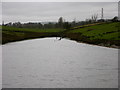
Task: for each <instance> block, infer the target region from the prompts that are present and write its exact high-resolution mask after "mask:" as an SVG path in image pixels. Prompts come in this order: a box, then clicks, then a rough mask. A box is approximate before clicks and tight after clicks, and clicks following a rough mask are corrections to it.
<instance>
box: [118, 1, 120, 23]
mask: <svg viewBox="0 0 120 90" xmlns="http://www.w3.org/2000/svg"><path fill="white" fill-rule="evenodd" d="M118 20H119V21H120V1H119V2H118Z"/></svg>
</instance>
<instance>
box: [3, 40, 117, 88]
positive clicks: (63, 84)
mask: <svg viewBox="0 0 120 90" xmlns="http://www.w3.org/2000/svg"><path fill="white" fill-rule="evenodd" d="M2 54H3V55H2V58H3V59H2V87H3V88H117V87H118V49H114V48H107V47H101V46H96V45H89V44H83V43H78V42H76V41H72V40H68V39H62V40H58V39H56V38H43V39H33V40H25V41H19V42H14V43H8V44H5V45H2Z"/></svg>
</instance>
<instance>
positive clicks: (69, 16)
mask: <svg viewBox="0 0 120 90" xmlns="http://www.w3.org/2000/svg"><path fill="white" fill-rule="evenodd" d="M101 8H104V18H107V19H109V18H113V17H114V16H117V15H118V5H117V2H84V3H83V2H3V3H2V11H3V12H2V19H3V20H4V22H5V23H8V22H17V21H20V22H47V21H49V22H51V21H57V20H58V19H59V17H63V18H64V19H65V20H66V21H72V20H74V19H76V20H77V21H82V20H85V19H87V18H90V17H91V16H92V15H93V14H98V17H99V18H100V17H101Z"/></svg>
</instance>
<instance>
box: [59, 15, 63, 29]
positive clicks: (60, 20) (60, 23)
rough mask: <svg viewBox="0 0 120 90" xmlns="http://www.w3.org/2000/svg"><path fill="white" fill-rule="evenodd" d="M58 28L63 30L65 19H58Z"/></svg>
mask: <svg viewBox="0 0 120 90" xmlns="http://www.w3.org/2000/svg"><path fill="white" fill-rule="evenodd" d="M58 26H59V27H60V28H63V18H62V17H60V18H59V19H58Z"/></svg>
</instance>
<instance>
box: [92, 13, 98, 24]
mask: <svg viewBox="0 0 120 90" xmlns="http://www.w3.org/2000/svg"><path fill="white" fill-rule="evenodd" d="M97 18H98V14H94V15H92V17H91V20H92V22H96V21H97Z"/></svg>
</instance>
